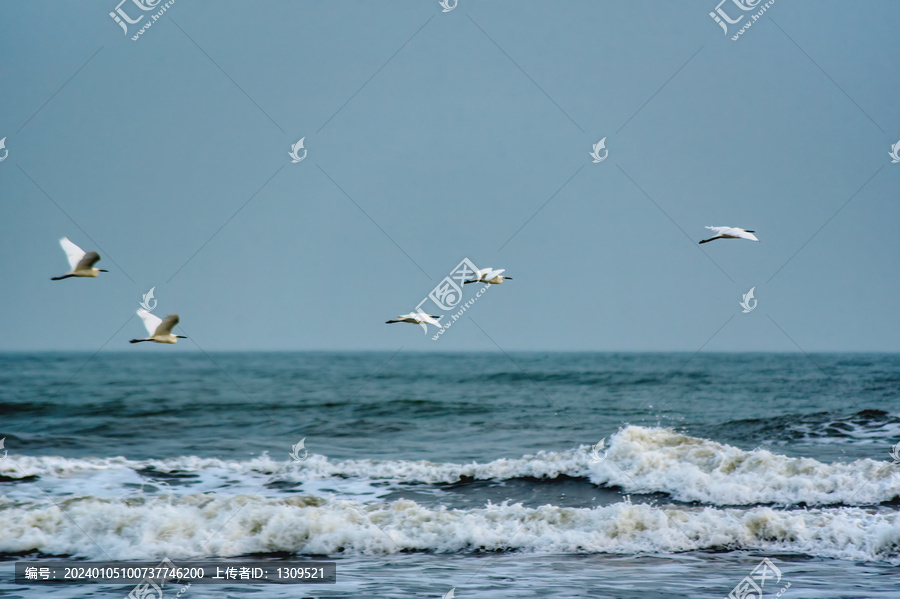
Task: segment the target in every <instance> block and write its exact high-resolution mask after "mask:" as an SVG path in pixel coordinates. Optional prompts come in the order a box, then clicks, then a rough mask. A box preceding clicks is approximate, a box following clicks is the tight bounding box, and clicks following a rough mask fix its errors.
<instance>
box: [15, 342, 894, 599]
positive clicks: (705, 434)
mask: <svg viewBox="0 0 900 599" xmlns="http://www.w3.org/2000/svg"><path fill="white" fill-rule="evenodd" d="M898 400H900V356H897V355H884V354H814V355H811V356H806V355H802V354H697V355H692V354H689V353H684V354H682V353H665V354H611V353H569V354H566V353H554V354H538V353H521V354H510V355H504V354H501V353H497V354H419V353H404V352H400V353H397V354H391V353H233V354H227V353H221V354H220V353H216V354H209V355H204V354H202V353H184V352H178V353H175V352H168V353H165V352H153V353H150V352H143V353H140V354H138V353H125V352H122V353H100V354H97V355H96V356H93V357H92V356H91V355H90V354H48V353H45V354H5V355H0V437H5V450H6V451H7V452H8V455H7V458H6V459H4V460H3V461H0V475H2V477H3V478H2V479H0V481H2V482H0V489H2V493H3V495H2V502H0V553H2V554H3V555H5V556H6V558H5V559H7V560H16V559H22V558H27V559H47V558H49V557H51V556H57V557H58V556H63V557H64V558H65V559H69V560H76V559H91V560H95V559H107V558H109V559H116V560H153V559H161V558H162V557H170V558H172V559H188V558H196V559H199V558H221V559H224V560H230V561H239V560H240V558H241V556H246V555H255V556H259V555H262V556H269V558H271V559H284V558H286V557H292V558H302V557H304V556H313V555H316V556H319V555H327V556H329V557H331V558H333V559H335V560H337V561H338V580H339V582H338V584H337V585H334V586H330V587H328V588H325V589H323V588H321V587H309V586H306V587H297V588H296V589H294V590H293V591H292V590H290V589H287V590H285V589H280V588H270V587H265V586H254V587H234V588H231V589H230V590H227V591H225V590H222V589H221V587H198V586H196V585H195V586H194V587H192V588H191V589H190V590H189V593H190V595H191V596H196V597H206V596H209V597H212V596H216V597H223V596H226V595H225V593H226V592H227V593H230V595H231V596H235V597H237V596H241V597H242V596H256V597H269V596H272V597H276V596H277V597H282V596H283V597H293V596H300V595H297V593H298V592H301V591H300V590H298V589H302V596H328V597H356V596H379V597H382V596H383V597H401V596H402V597H408V596H434V597H438V596H441V595H443V594H445V593H447V592H448V591H449V590H450V588H451V587H456V591H455V593H456V596H457V597H466V596H471V597H474V596H481V597H501V596H502V597H538V596H542V597H544V596H547V597H598V596H616V597H656V596H659V597H696V596H716V597H724V596H727V595H728V593H729V592H730V591H731V589H732V588H733V587H734V586H735V585H736V584H738V583H739V582H740V581H741V579H742V578H743V577H744V576H747V575H749V573H750V571H751V570H753V568H754V567H756V565H757V564H758V563H759V562H760V560H761V559H763V558H764V557H768V558H770V559H771V560H772V562H773V563H775V564H777V565H778V567H779V568H780V571H781V575H782V579H781V580H779V588H771V589H770V588H769V587H768V586H767V587H766V588H765V589H763V590H764V592H765V593H766V594H767V595H769V594H772V595H774V593H775V592H776V591H778V590H779V589H780V587H783V586H784V585H785V584H787V583H788V582H790V583H791V584H790V588H789V589H787V590H786V591H785V596H791V597H807V596H808V597H812V596H816V597H821V596H826V597H859V596H866V597H895V596H898V592H900V591H898V588H900V585H898V584H897V583H896V581H895V579H893V578H891V576H890V574H893V573H895V571H896V566H897V565H900V514H898V508H900V465H894V464H892V455H891V451H892V447H893V446H894V445H896V444H897V443H900V401H898ZM301 439H304V442H303V448H302V449H301V450H299V451H298V452H296V453H295V454H294V457H292V456H291V452H292V447H293V446H295V445H296V444H297V443H298V442H299V441H300V440H301ZM601 439H602V440H603V444H602V446H598V445H596V444H598V442H600V441H601ZM306 451H308V454H307V453H305V452H306ZM898 461H900V460H898ZM8 563H12V562H11V561H9V562H8ZM0 571H2V572H3V573H4V574H3V583H2V585H0V595H3V596H59V597H85V596H98V597H101V596H102V597H114V596H115V597H120V596H124V595H125V594H127V592H128V590H129V589H124V590H125V592H122V591H123V587H107V586H103V587H99V586H90V587H87V586H80V587H78V586H67V587H54V588H52V589H49V590H48V589H47V588H46V587H39V586H37V585H31V586H29V587H18V586H17V585H15V584H13V583H12V582H11V577H10V576H9V574H8V573H9V572H10V570H9V568H4V569H3V570H0ZM889 573H890V574H889ZM560 579H564V580H565V581H566V582H565V583H564V584H560V583H559V580H560ZM651 581H652V582H651ZM91 593H93V594H91ZM292 593H293V594H292ZM172 596H174V591H173V593H172Z"/></svg>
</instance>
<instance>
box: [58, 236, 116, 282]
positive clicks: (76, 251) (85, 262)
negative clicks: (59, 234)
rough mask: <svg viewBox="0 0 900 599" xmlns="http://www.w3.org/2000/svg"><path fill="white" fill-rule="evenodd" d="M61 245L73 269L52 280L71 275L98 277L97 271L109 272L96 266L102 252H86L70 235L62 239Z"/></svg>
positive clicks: (66, 277)
mask: <svg viewBox="0 0 900 599" xmlns="http://www.w3.org/2000/svg"><path fill="white" fill-rule="evenodd" d="M59 245H61V246H62V249H63V251H64V252H65V253H66V258H68V259H69V266H70V267H71V268H72V270H70V271H69V272H67V273H66V274H64V275H63V276H61V277H52V278H51V279H50V280H51V281H60V280H62V279H68V278H69V277H96V276H97V273H101V272H109V271H108V270H102V269H97V268H94V265H95V264H96V263H97V262H98V261H99V260H100V254H98V253H97V252H87V253H85V251H84V250H83V249H81V248H80V247H78V246H77V245H75V244H74V243H72V242H71V241H69V238H68V237H63V238H62V239H60V240H59Z"/></svg>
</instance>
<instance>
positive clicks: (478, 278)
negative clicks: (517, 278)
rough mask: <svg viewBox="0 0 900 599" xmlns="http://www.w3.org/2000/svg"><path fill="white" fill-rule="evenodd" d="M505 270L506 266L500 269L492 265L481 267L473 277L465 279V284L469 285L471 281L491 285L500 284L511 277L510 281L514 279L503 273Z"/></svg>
mask: <svg viewBox="0 0 900 599" xmlns="http://www.w3.org/2000/svg"><path fill="white" fill-rule="evenodd" d="M504 272H506V269H505V268H501V269H500V270H494V269H492V268H490V267H488V268H481V269H478V270H476V271H475V274H474V275H473V277H474V278H473V279H469V280H468V281H463V284H465V285H468V284H469V283H487V284H489V285H499V284H500V283H502V282H503V280H504V279H509V280H510V281H512V277H507V276H504V275H503V273H504Z"/></svg>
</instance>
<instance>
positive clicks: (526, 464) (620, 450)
mask: <svg viewBox="0 0 900 599" xmlns="http://www.w3.org/2000/svg"><path fill="white" fill-rule="evenodd" d="M886 449H887V448H886ZM589 450H590V447H589V446H582V447H579V448H577V449H572V450H569V451H565V452H548V451H539V452H537V453H536V454H534V455H526V456H523V457H520V458H508V459H507V458H503V459H497V460H493V461H489V462H485V463H475V462H472V463H469V464H454V463H440V462H431V461H425V460H419V461H413V460H382V461H379V460H335V461H332V460H329V459H328V458H326V457H325V456H321V455H310V456H309V458H308V459H306V460H305V461H303V462H297V463H292V462H290V461H276V460H273V459H271V458H270V457H268V456H267V455H263V456H260V457H256V458H253V459H250V460H246V461H227V460H220V459H215V458H199V457H193V456H186V457H178V458H172V459H166V460H143V461H136V460H127V459H125V458H122V457H116V458H80V459H75V458H61V457H32V456H12V455H11V456H9V458H8V459H7V460H5V461H3V462H0V473H2V474H5V475H7V476H16V477H21V476H27V475H39V476H41V480H42V485H47V488H48V490H50V491H52V492H56V491H59V492H61V493H63V492H65V493H71V494H78V493H76V492H74V489H73V488H72V487H73V486H76V485H75V482H72V481H77V486H78V487H79V488H81V489H88V491H87V492H84V493H82V494H88V495H98V496H101V495H103V494H102V493H100V492H99V488H101V487H104V488H105V487H106V486H111V487H114V486H115V485H114V483H115V481H119V482H120V483H123V484H124V483H129V484H136V483H139V482H141V481H142V480H146V479H144V478H142V477H140V476H139V475H136V473H135V471H136V470H143V469H148V468H150V469H153V470H155V471H156V472H160V473H165V472H180V473H185V474H197V475H198V478H196V479H193V480H194V482H192V483H191V484H190V485H187V486H183V487H181V488H179V487H175V486H173V487H172V490H173V491H174V492H175V493H176V494H177V493H197V492H209V491H215V492H216V493H217V494H220V495H222V494H238V493H254V492H264V493H268V494H269V495H277V494H278V493H279V492H278V491H277V490H276V491H272V492H269V491H267V490H265V489H260V487H261V486H262V485H265V484H266V483H267V482H271V481H272V480H276V479H277V480H281V481H289V482H298V483H302V484H304V487H303V490H304V491H315V489H317V488H328V487H329V486H330V487H332V488H334V487H335V485H337V486H339V487H340V489H339V492H341V493H344V492H346V493H348V494H351V495H352V494H359V495H371V496H376V495H378V494H384V493H386V492H388V491H389V490H390V489H386V488H384V487H380V488H376V487H373V486H371V484H370V483H372V482H373V481H378V480H387V481H390V482H393V483H453V482H457V481H459V480H460V479H463V478H473V479H476V480H506V479H512V478H524V477H535V478H549V479H552V478H556V477H558V476H560V475H568V476H572V477H587V478H589V479H590V480H591V481H592V482H593V483H595V484H597V485H618V486H621V487H622V488H623V489H624V490H625V491H626V492H628V493H648V492H664V493H669V494H670V495H671V496H672V497H674V498H675V499H677V500H681V501H699V502H703V503H709V504H713V505H753V504H758V503H775V504H785V505H787V504H796V503H799V502H805V503H807V504H808V505H833V504H839V503H843V504H846V505H873V504H878V503H881V502H884V501H890V500H891V499H893V498H895V497H898V496H900V466H897V465H893V464H891V463H890V462H888V461H886V460H882V459H862V460H856V461H854V462H849V463H841V462H836V463H833V464H826V463H823V462H819V461H816V460H813V459H809V458H790V457H787V456H783V455H779V454H775V453H772V452H770V451H767V450H763V449H756V450H753V451H745V450H742V449H740V448H737V447H733V446H730V445H725V444H722V443H717V442H715V441H709V440H706V439H699V438H696V437H690V436H688V435H683V434H679V433H676V432H674V431H672V430H670V429H663V428H645V427H640V426H629V427H627V428H624V429H622V430H620V431H619V432H618V433H616V434H614V435H613V436H612V437H611V438H610V446H609V453H608V455H607V457H606V459H605V460H603V461H602V462H599V463H593V462H592V461H591V456H590V454H589ZM885 455H886V456H887V452H886V451H885ZM338 480H339V481H340V483H339V484H338V483H337V481H338ZM65 481H70V482H71V484H69V485H68V486H66V482H65ZM92 481H93V482H92ZM100 481H104V482H103V483H102V484H101V482H100ZM107 483H108V484H107ZM14 487H15V488H14V489H12V490H10V491H8V493H10V494H11V495H10V496H11V497H12V496H14V494H15V493H25V492H26V490H25V488H26V487H27V485H15V486H14ZM167 492H168V490H167ZM118 494H120V493H118ZM118 494H117V493H113V495H118Z"/></svg>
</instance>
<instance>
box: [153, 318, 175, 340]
mask: <svg viewBox="0 0 900 599" xmlns="http://www.w3.org/2000/svg"><path fill="white" fill-rule="evenodd" d="M178 321H179V318H178V314H169V315H168V316H166V317H165V318H163V319H162V322H161V323H160V325H159V326H158V327H156V334H157V335H170V334H171V333H172V329H173V328H175V325H176V324H178Z"/></svg>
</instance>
